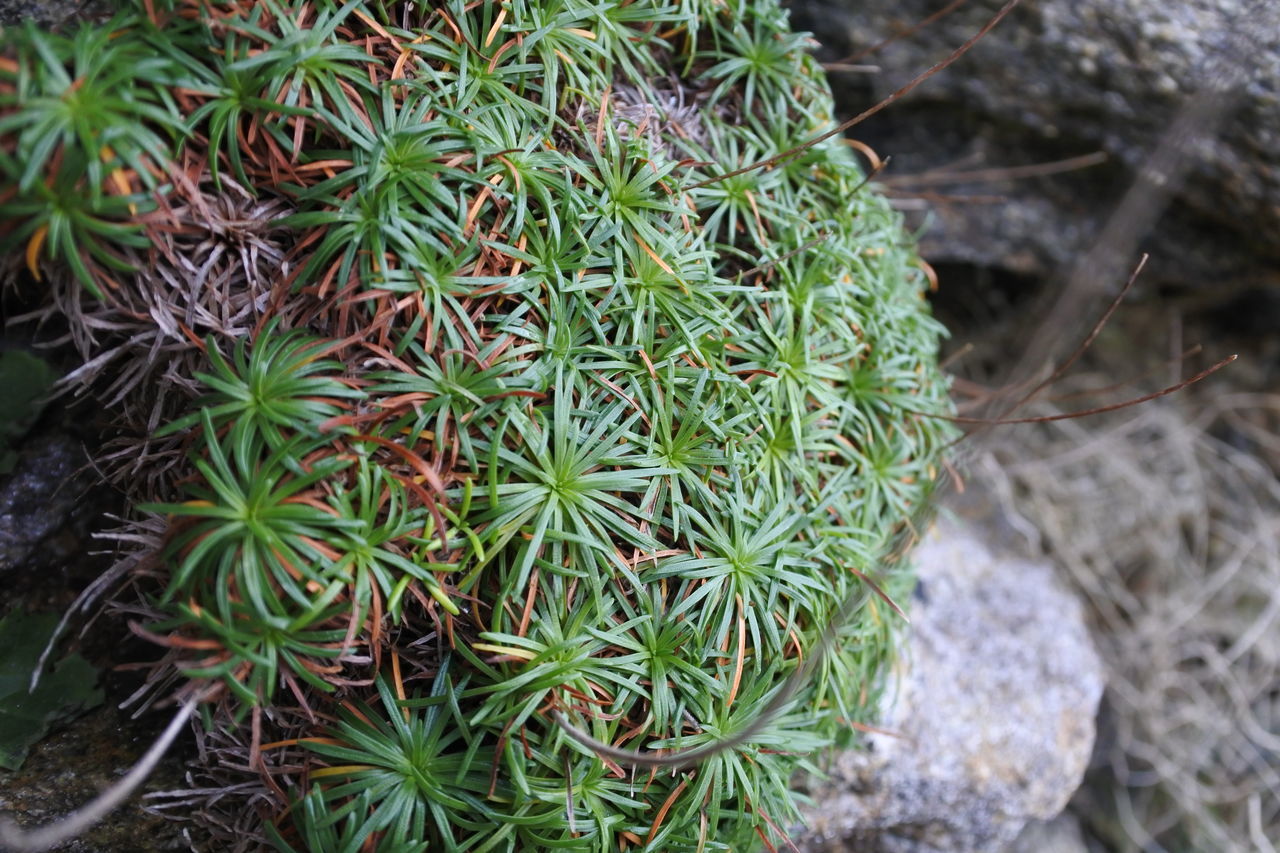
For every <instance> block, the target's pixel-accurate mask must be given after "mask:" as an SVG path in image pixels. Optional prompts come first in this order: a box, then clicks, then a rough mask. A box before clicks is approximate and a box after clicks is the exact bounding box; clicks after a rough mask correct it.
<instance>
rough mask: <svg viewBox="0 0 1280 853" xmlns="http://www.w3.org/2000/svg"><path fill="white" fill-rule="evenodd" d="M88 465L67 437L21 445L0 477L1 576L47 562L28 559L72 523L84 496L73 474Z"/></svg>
mask: <svg viewBox="0 0 1280 853" xmlns="http://www.w3.org/2000/svg"><path fill="white" fill-rule="evenodd" d="M87 461H88V460H87V458H86V457H85V454H84V451H83V450H82V449H81V448H80V445H79V444H78V443H76V442H75V441H74V440H73V439H72V438H70V437H69V436H67V435H65V434H57V433H54V434H50V435H44V436H40V437H38V438H32V439H29V440H28V441H27V442H26V443H25V444H24V445H23V446H22V448H21V449H20V451H19V459H18V463H17V465H16V466H15V467H14V470H13V472H12V473H11V474H8V475H4V476H0V575H3V574H4V573H5V572H7V571H9V570H11V569H14V568H17V567H18V566H24V567H25V568H28V569H29V568H32V567H33V566H35V565H43V564H45V563H46V562H47V561H46V560H39V559H35V560H32V559H29V558H30V557H32V555H33V552H35V550H36V549H37V548H38V547H40V545H41V544H42V543H43V542H44V541H45V540H46V539H48V538H49V537H51V536H53V535H54V534H56V533H57V532H58V531H60V530H61V529H63V528H64V527H65V526H66V525H67V523H68V521H70V520H71V518H72V515H73V512H74V511H75V510H76V507H77V501H78V500H79V498H80V497H81V495H82V493H83V492H84V484H83V483H81V482H77V480H76V474H77V472H79V471H80V470H81V469H82V468H83V467H84V466H85V464H86V463H87Z"/></svg>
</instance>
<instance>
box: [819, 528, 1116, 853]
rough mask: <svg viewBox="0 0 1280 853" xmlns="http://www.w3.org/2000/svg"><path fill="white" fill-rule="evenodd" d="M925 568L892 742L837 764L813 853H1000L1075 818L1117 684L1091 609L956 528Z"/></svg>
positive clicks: (927, 556)
mask: <svg viewBox="0 0 1280 853" xmlns="http://www.w3.org/2000/svg"><path fill="white" fill-rule="evenodd" d="M917 554H918V565H919V578H920V584H919V587H918V588H917V594H916V596H915V599H916V600H914V601H913V602H912V607H911V612H910V618H911V629H910V632H909V633H908V635H907V637H908V639H907V647H906V650H905V652H904V657H903V659H902V664H901V666H900V668H899V670H900V671H899V672H898V673H897V674H896V675H897V678H898V683H897V686H896V689H892V690H890V691H888V692H887V694H886V700H885V701H886V705H887V707H886V709H885V711H884V714H883V717H882V719H883V723H882V724H881V725H882V727H883V728H884V729H885V730H886V731H888V732H892V734H873V735H872V736H871V737H870V743H871V747H870V750H869V751H866V752H845V753H840V754H838V755H837V756H835V757H834V759H833V761H832V765H831V767H830V770H829V773H830V777H829V779H827V780H826V781H824V782H821V783H815V784H814V787H813V788H812V789H811V790H812V794H813V796H814V798H815V801H816V802H817V804H818V805H817V806H816V807H815V808H814V809H813V810H812V811H811V812H810V814H809V816H808V819H809V829H808V830H806V831H805V832H803V833H799V834H798V836H799V837H798V838H797V840H796V841H797V844H798V845H799V847H800V849H801V850H804V851H807V853H818V851H828V853H831V852H832V851H855V850H856V851H859V853H908V851H909V852H910V853H924V851H930V853H940V851H948V853H962V851H972V853H978V851H983V853H988V851H996V850H1001V849H1004V848H1005V847H1006V846H1007V845H1009V844H1010V843H1012V842H1013V841H1014V840H1015V839H1016V838H1017V836H1018V835H1019V833H1020V832H1021V831H1022V830H1023V828H1024V827H1025V826H1026V825H1027V824H1028V822H1030V821H1042V820H1050V819H1052V818H1053V817H1054V816H1056V815H1057V814H1058V813H1059V812H1060V811H1062V809H1063V808H1064V807H1065V806H1066V804H1067V801H1068V800H1069V799H1070V797H1071V794H1072V793H1073V792H1074V791H1075V789H1076V787H1077V786H1078V785H1079V784H1080V780H1081V778H1082V776H1083V774H1084V770H1085V767H1086V765H1087V763H1088V760H1089V755H1090V752H1091V750H1092V746H1093V739H1094V716H1095V714H1096V712H1097V707H1098V701H1099V699H1100V697H1101V695H1102V689H1103V683H1104V678H1103V670H1102V663H1101V661H1100V660H1099V658H1098V655H1097V653H1096V652H1095V650H1094V648H1093V645H1092V642H1091V641H1090V639H1089V635H1088V631H1087V629H1086V627H1085V622H1084V615H1083V611H1082V609H1081V607H1080V605H1079V603H1078V602H1077V601H1076V600H1075V599H1074V598H1073V597H1072V596H1071V595H1070V594H1069V593H1067V592H1065V591H1064V590H1063V589H1062V588H1061V587H1060V586H1059V585H1058V583H1057V582H1056V581H1055V579H1054V576H1053V570H1052V568H1051V567H1050V566H1048V565H1045V564H1043V563H1034V562H1028V561H1025V560H1022V559H1017V558H1010V557H1005V556H1003V555H999V554H996V553H993V552H992V551H991V550H990V549H989V547H988V545H987V544H986V543H985V541H984V540H983V539H982V538H980V537H979V536H978V534H977V533H976V532H975V531H974V530H972V529H967V528H965V527H962V526H960V525H959V524H957V523H955V522H947V523H943V524H940V525H939V527H938V529H936V530H935V531H934V532H933V533H932V534H931V535H930V536H929V537H927V539H926V541H925V543H924V544H923V545H922V546H921V547H920V549H919V551H918V552H917ZM1067 849H1069V848H1067Z"/></svg>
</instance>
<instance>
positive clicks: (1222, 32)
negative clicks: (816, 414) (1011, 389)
mask: <svg viewBox="0 0 1280 853" xmlns="http://www.w3.org/2000/svg"><path fill="white" fill-rule="evenodd" d="M946 5H947V4H945V3H944V2H942V0H858V2H851V0H843V1H842V0H816V1H815V0H807V2H797V3H795V4H794V11H793V19H794V21H795V24H796V26H797V27H799V28H802V29H810V30H813V31H814V32H815V34H816V35H817V37H818V38H819V40H820V41H822V42H823V44H824V45H825V46H826V49H825V51H824V54H823V55H824V56H825V58H827V59H835V58H837V57H841V56H844V55H848V54H851V53H855V52H857V51H860V50H862V49H865V48H867V47H869V46H871V45H874V44H875V43H876V42H879V41H880V40H882V39H883V38H885V37H887V36H890V35H893V34H895V33H898V32H902V31H903V30H905V29H906V28H908V27H910V26H913V25H915V24H916V23H918V22H920V21H922V20H923V19H924V18H926V17H927V16H929V15H930V14H931V13H934V12H937V11H939V10H940V9H942V8H943V7H944V6H946ZM999 5H1000V3H999V2H997V0H973V2H969V3H967V4H965V5H963V6H961V7H960V8H959V9H958V10H956V11H955V12H953V13H951V14H949V15H947V16H946V17H944V18H942V19H940V20H938V21H936V22H934V23H932V24H930V25H928V26H926V27H924V28H923V29H922V30H920V31H919V32H916V33H913V34H911V35H908V36H906V37H904V38H901V39H900V40H898V41H896V42H894V43H892V44H890V45H888V46H886V47H884V48H883V49H881V50H879V51H877V52H875V53H874V54H873V55H869V56H865V57H863V58H860V59H858V60H857V62H860V63H874V64H875V65H877V66H878V67H879V68H880V71H879V72H878V73H874V74H868V73H860V74H858V73H854V74H850V73H836V74H834V75H833V83H834V85H835V86H836V88H837V90H838V92H839V93H842V95H843V99H844V110H845V112H849V113H852V112H853V111H856V110H860V109H862V108H865V107H866V106H867V105H868V104H869V103H870V102H872V101H874V100H879V99H880V98H883V97H884V96H886V95H888V94H889V93H890V92H892V91H894V90H895V89H897V88H898V87H899V86H901V85H903V84H904V83H906V82H907V81H908V80H910V79H911V78H912V77H914V76H915V75H916V74H918V73H920V72H921V71H923V70H924V69H926V68H928V67H930V66H931V65H932V64H934V63H935V62H937V61H939V60H941V59H943V58H944V57H946V56H947V55H948V54H949V53H950V52H951V51H952V50H953V49H955V48H956V47H958V46H959V45H961V44H962V43H964V42H965V41H966V40H967V39H968V38H969V37H971V36H972V35H973V34H974V33H975V32H977V30H978V29H979V28H980V27H981V26H982V24H983V23H984V22H985V21H986V20H988V19H989V18H990V17H991V15H992V14H993V12H994V11H995V9H996V8H997V7H998V6H999ZM1220 84H1229V87H1230V89H1231V90H1233V91H1235V92H1236V93H1237V94H1238V101H1237V103H1236V104H1235V105H1234V106H1233V107H1232V108H1231V109H1229V110H1228V111H1227V112H1226V114H1225V116H1224V118H1223V120H1222V122H1221V124H1220V126H1218V127H1217V128H1216V133H1214V134H1213V135H1212V136H1210V138H1208V139H1206V140H1202V141H1201V142H1200V143H1199V144H1195V145H1192V146H1191V147H1190V149H1189V152H1188V154H1189V159H1188V162H1187V168H1188V175H1187V179H1186V182H1185V184H1184V185H1183V186H1182V188H1181V189H1180V190H1179V191H1178V192H1177V194H1176V196H1175V197H1174V199H1173V201H1172V204H1171V206H1170V208H1169V209H1168V211H1167V213H1166V215H1165V216H1164V217H1163V218H1162V219H1161V220H1160V221H1159V223H1158V225H1157V227H1156V229H1155V232H1154V233H1153V234H1152V235H1151V236H1150V237H1149V238H1148V239H1147V240H1146V241H1145V242H1144V248H1146V249H1147V250H1149V251H1151V252H1152V255H1153V257H1152V261H1151V264H1150V266H1149V268H1148V272H1147V274H1146V275H1145V276H1144V279H1145V280H1146V281H1147V282H1153V281H1154V282H1159V283H1162V284H1172V285H1175V286H1201V290H1205V289H1207V288H1206V287H1204V286H1213V287H1220V283H1221V282H1222V281H1223V280H1224V279H1230V280H1231V281H1233V282H1238V283H1239V284H1240V285H1241V286H1242V287H1244V288H1257V287H1270V286H1274V285H1280V273H1278V272H1277V269H1280V267H1277V265H1276V264H1275V262H1276V261H1277V260H1278V259H1280V4H1276V3H1269V2H1265V0H1264V2H1258V0H1179V2H1177V3H1165V2H1161V1H1160V0H1039V2H1035V3H1023V4H1022V5H1021V6H1020V7H1018V8H1017V9H1015V10H1014V12H1013V13H1012V14H1011V15H1010V16H1009V17H1008V18H1007V19H1005V20H1004V21H1003V22H1002V23H1000V24H999V25H998V26H997V27H996V28H995V29H994V30H993V31H992V32H991V33H989V34H988V35H987V36H986V37H985V38H984V39H982V41H980V42H979V43H978V44H977V46H975V47H974V48H973V50H972V51H971V52H970V53H969V54H968V55H967V56H965V57H964V58H962V59H961V60H960V61H959V62H957V63H956V64H955V65H953V66H952V67H950V68H949V69H947V70H945V71H943V72H942V73H940V74H938V75H936V76H935V77H933V78H931V79H930V80H929V81H927V82H926V83H925V84H923V85H922V86H921V87H920V88H919V89H917V90H916V91H915V92H913V93H912V94H911V95H909V96H907V98H905V99H904V100H903V101H901V102H899V103H898V104H896V105H894V106H892V107H891V108H889V109H888V110H886V111H885V112H884V113H882V114H881V115H880V116H877V117H876V118H874V119H872V120H870V121H868V122H866V123H865V124H863V125H861V126H860V127H859V128H858V130H857V131H856V132H855V134H856V135H857V136H858V137H859V138H860V139H863V140H865V141H867V142H868V143H870V144H871V145H872V146H873V147H874V148H875V149H876V151H877V152H878V153H879V154H880V155H881V156H885V155H892V156H893V158H894V163H893V164H892V166H891V168H890V169H889V170H888V172H887V173H886V175H885V177H886V178H887V179H890V180H896V179H902V180H904V183H902V184H901V185H900V188H901V190H902V191H903V193H905V194H912V193H935V194H941V195H946V196H971V195H982V196H987V197H990V196H993V195H995V196H1001V197H1003V198H1004V199H1005V200H1004V201H998V202H995V203H992V202H991V200H990V198H988V199H987V200H985V201H984V202H983V203H963V202H959V203H953V202H945V203H941V204H937V203H935V204H933V205H932V206H933V208H934V210H933V212H934V217H933V220H932V224H931V227H930V228H929V230H928V232H927V234H926V235H925V239H924V253H925V256H926V257H928V258H929V259H930V260H931V261H933V262H935V263H936V262H939V261H941V262H962V263H972V264H977V265H980V266H987V267H999V268H1004V269H1008V270H1011V271H1014V272H1017V273H1020V274H1024V275H1034V276H1038V277H1043V276H1046V275H1052V274H1056V273H1059V272H1061V271H1062V270H1063V268H1064V267H1066V266H1067V265H1069V264H1070V263H1071V262H1072V260H1073V259H1074V258H1076V257H1077V255H1078V254H1079V253H1080V252H1081V251H1082V250H1083V249H1085V248H1087V247H1088V246H1090V245H1092V243H1093V241H1094V240H1095V239H1096V237H1097V235H1098V234H1099V232H1100V231H1101V230H1102V228H1103V226H1104V224H1105V220H1106V216H1107V214H1109V212H1110V211H1111V209H1112V208H1113V207H1114V205H1115V203H1116V201H1117V200H1118V198H1119V196H1120V194H1121V193H1122V192H1123V191H1124V190H1125V189H1126V188H1127V187H1128V186H1129V185H1130V184H1131V183H1132V181H1133V179H1134V177H1135V176H1136V175H1137V174H1138V170H1139V169H1140V168H1141V167H1142V165H1143V164H1144V163H1145V162H1146V161H1147V158H1148V156H1149V154H1150V152H1151V151H1152V149H1153V148H1154V147H1155V146H1156V144H1157V143H1158V142H1159V141H1160V140H1161V139H1162V138H1163V137H1165V136H1166V135H1168V133H1169V130H1170V124H1171V122H1172V120H1173V118H1174V116H1175V115H1176V114H1177V111H1178V109H1179V107H1180V105H1182V104H1183V103H1185V102H1186V100H1187V99H1188V98H1189V97H1190V96H1191V95H1192V94H1193V93H1195V92H1197V91H1199V90H1200V89H1201V88H1202V87H1204V86H1206V85H1210V86H1218V85H1220ZM1211 130H1213V129H1212V128H1211ZM1098 151H1102V152H1105V153H1106V155H1107V158H1108V162H1107V163H1105V164H1104V165H1100V166H1094V167H1091V168H1088V169H1084V170H1081V171H1075V172H1071V173H1067V174H1062V175H1058V176H1055V177H1039V178H1033V179H1030V180H1018V181H1011V180H1002V181H991V180H985V181H980V182H969V183H964V182H952V183H944V182H938V181H937V180H936V179H937V178H938V176H937V175H936V174H934V175H933V179H934V181H935V182H931V183H918V182H917V183H915V184H911V183H909V182H906V181H905V179H906V177H907V176H910V175H913V174H919V173H922V172H926V171H929V170H940V171H941V170H945V171H950V172H964V171H971V170H974V169H985V168H992V167H1006V166H1025V165H1028V164H1035V163H1042V162H1048V161H1055V160H1060V159H1063V158H1068V157H1072V156H1076V155H1084V154H1088V153H1091V152H1098Z"/></svg>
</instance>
